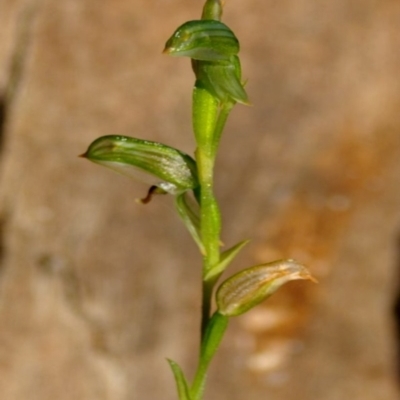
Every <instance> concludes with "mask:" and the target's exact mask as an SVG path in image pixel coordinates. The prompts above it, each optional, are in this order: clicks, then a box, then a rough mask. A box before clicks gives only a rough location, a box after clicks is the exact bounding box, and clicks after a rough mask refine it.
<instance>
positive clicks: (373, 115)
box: [0, 0, 400, 400]
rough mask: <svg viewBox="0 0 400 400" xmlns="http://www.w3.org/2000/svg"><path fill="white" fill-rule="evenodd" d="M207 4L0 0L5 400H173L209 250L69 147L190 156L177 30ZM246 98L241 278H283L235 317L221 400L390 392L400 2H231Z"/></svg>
mask: <svg viewBox="0 0 400 400" xmlns="http://www.w3.org/2000/svg"><path fill="white" fill-rule="evenodd" d="M201 7H202V2H193V1H186V2H182V1H177V0H165V1H157V2H156V1H149V0H147V1H145V0H135V1H133V0H131V1H128V0H113V1H111V0H105V1H102V2H98V1H94V0H17V1H16V0H2V1H1V2H0V38H1V40H0V129H1V131H0V142H1V147H0V241H1V242H0V326H1V329H0V388H1V399H2V400H26V399H29V400H50V399H51V400H53V399H57V400H70V399H74V400H128V399H130V400H132V399H135V400H136V399H137V400H154V399H163V400H172V399H176V395H175V385H174V382H173V379H172V374H171V372H170V371H169V368H168V365H167V363H166V361H165V358H167V357H168V358H172V359H174V360H176V361H177V362H179V363H180V364H181V365H182V366H183V367H184V369H185V371H193V370H194V368H195V356H196V353H197V347H196V346H197V341H198V330H199V321H198V315H197V310H198V309H199V305H200V284H199V280H200V266H201V265H200V258H199V256H198V254H197V250H196V247H195V245H193V244H192V243H191V239H190V238H189V236H188V234H187V233H186V231H185V230H184V228H183V226H182V224H181V223H180V221H179V220H178V218H177V217H176V215H175V212H174V210H173V202H172V199H171V198H168V197H167V196H160V197H158V198H155V199H154V201H152V202H151V203H150V204H149V205H146V206H142V205H139V204H137V203H135V199H136V198H140V197H143V196H144V195H145V193H146V190H147V188H146V187H144V186H142V185H140V184H139V183H135V182H131V181H130V180H129V179H127V178H125V177H123V176H118V175H115V174H113V173H112V172H109V171H107V170H105V169H101V168H98V167H97V166H95V165H93V164H90V163H88V162H85V161H84V160H82V159H79V158H78V157H77V155H78V154H81V153H83V152H84V151H85V150H86V148H87V146H88V145H89V143H90V142H91V141H92V140H94V139H95V138H97V137H98V136H101V135H106V134H123V135H132V136H136V137H139V138H145V139H149V140H156V141H160V142H163V143H165V144H168V145H171V146H175V147H178V148H180V149H182V150H183V151H186V152H188V153H193V150H194V148H193V147H194V143H193V139H192V136H191V120H190V113H191V110H190V108H191V104H190V101H191V88H192V85H193V74H192V72H191V69H190V63H189V62H188V60H185V59H174V58H169V57H167V56H163V55H162V54H161V51H162V49H163V45H164V43H165V41H166V39H167V38H168V37H169V35H170V34H171V33H172V32H173V31H174V30H175V28H176V27H177V26H178V25H180V24H181V23H182V22H184V21H186V20H190V19H197V18H199V15H200V13H201ZM224 22H225V23H227V24H228V25H229V26H230V27H231V28H232V29H233V30H234V31H235V33H236V34H237V36H238V37H239V39H240V41H241V59H242V64H243V75H244V77H245V78H248V79H249V80H248V84H247V86H246V89H247V91H248V93H249V96H250V99H251V102H252V104H253V106H252V107H244V106H237V107H236V108H235V109H234V111H233V113H232V117H231V119H230V120H229V122H228V125H227V130H226V132H225V134H224V136H223V138H222V143H221V152H220V155H219V158H218V163H217V178H216V179H217V186H216V187H217V195H218V198H219V200H220V202H221V207H222V212H223V220H224V232H223V241H224V243H225V244H226V246H227V247H228V246H230V245H231V244H234V243H236V242H237V241H239V240H242V239H244V238H251V239H252V242H251V243H250V244H249V245H248V246H247V248H246V249H245V250H244V251H243V253H242V254H241V255H240V256H239V257H238V260H237V261H236V262H235V264H234V266H233V268H232V271H231V272H233V271H234V270H237V269H239V268H243V267H246V266H249V265H253V264H257V263H261V262H266V261H271V260H274V259H278V258H284V257H285V258H289V257H290V258H296V259H297V260H299V261H301V262H302V263H304V264H306V265H307V266H309V268H310V270H311V271H312V272H313V274H314V275H315V276H316V278H317V279H318V280H319V285H312V284H307V283H300V282H299V283H297V282H294V283H291V284H289V285H288V286H287V287H285V288H284V289H282V290H281V291H280V292H279V293H277V294H276V295H274V297H272V298H271V299H270V300H269V301H268V302H266V303H265V304H262V305H260V306H259V307H257V308H255V309H254V310H253V311H252V312H250V313H249V314H246V315H245V316H243V317H238V318H237V319H234V320H233V321H232V323H231V326H230V328H229V331H228V334H227V338H226V340H225V341H224V343H223V345H222V348H221V351H220V353H219V355H218V356H217V358H216V360H215V362H214V364H213V367H212V373H211V374H210V378H209V386H208V387H207V396H206V398H208V399H218V400H228V399H229V400H262V399H265V398H268V399H269V400H290V399H296V400H297V399H301V400H314V399H319V400H337V399H351V400H375V399H377V398H380V399H385V400H395V399H398V397H399V393H398V383H397V380H398V376H397V372H398V371H397V366H398V364H399V362H398V357H399V351H398V345H399V343H398V337H396V330H395V322H396V321H395V318H394V314H393V308H394V304H395V301H396V299H397V298H398V296H399V294H398V292H399V287H400V284H399V280H400V274H399V271H398V269H399V253H400V248H399V240H398V238H399V232H400V134H399V132H400V114H399V108H400V80H399V71H400V52H399V50H398V49H399V48H400V34H399V26H400V3H399V2H397V1H394V0H381V1H373V0H363V1H361V0H347V1H345V0H338V1H335V2H329V3H326V2H320V1H316V0H299V1H294V0H291V1H280V2H276V1H272V0H263V1H255V0H247V1H246V2H244V1H239V0H227V1H226V10H225V14H224Z"/></svg>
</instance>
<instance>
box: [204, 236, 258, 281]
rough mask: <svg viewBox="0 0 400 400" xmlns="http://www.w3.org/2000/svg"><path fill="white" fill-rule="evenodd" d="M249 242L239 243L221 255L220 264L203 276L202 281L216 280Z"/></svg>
mask: <svg viewBox="0 0 400 400" xmlns="http://www.w3.org/2000/svg"><path fill="white" fill-rule="evenodd" d="M249 241H250V240H242V241H241V242H239V243H237V244H235V245H234V246H233V247H231V248H230V249H228V250H226V251H224V252H223V253H222V254H221V258H220V262H219V263H218V264H217V265H216V266H215V267H214V268H212V269H211V270H210V271H208V273H207V274H206V275H205V277H204V280H205V281H210V280H212V279H214V278H215V279H216V277H218V276H219V275H220V274H222V273H223V272H224V271H225V269H226V268H227V267H228V265H229V264H230V263H231V262H232V261H233V260H234V258H235V257H236V256H237V255H238V254H239V252H240V250H242V249H243V247H244V246H246V244H247V243H249Z"/></svg>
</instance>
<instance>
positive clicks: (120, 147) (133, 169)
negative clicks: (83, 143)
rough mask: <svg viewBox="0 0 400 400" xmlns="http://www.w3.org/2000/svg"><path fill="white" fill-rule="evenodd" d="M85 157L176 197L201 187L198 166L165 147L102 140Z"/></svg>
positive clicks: (144, 142) (111, 138)
mask: <svg viewBox="0 0 400 400" xmlns="http://www.w3.org/2000/svg"><path fill="white" fill-rule="evenodd" d="M82 157H85V158H87V159H88V160H90V161H93V162H94V163H97V164H100V165H103V166H105V167H108V168H110V169H112V170H114V171H117V172H120V173H122V174H124V175H128V176H130V177H133V178H135V179H137V180H140V181H144V182H146V183H149V184H150V185H152V186H157V187H158V188H160V189H161V190H162V191H164V192H166V193H170V194H173V195H178V194H180V193H183V192H185V191H187V190H189V189H195V188H196V187H197V186H198V180H197V166H196V162H195V161H194V160H193V159H192V158H191V157H190V156H189V155H187V154H185V153H183V152H181V151H179V150H177V149H175V148H173V147H169V146H166V145H164V144H162V143H157V142H152V141H149V140H142V139H136V138H133V137H128V136H115V135H109V136H102V137H100V138H98V139H97V140H95V141H94V142H93V143H92V144H91V145H90V146H89V148H88V150H87V151H86V153H84V154H83V155H82Z"/></svg>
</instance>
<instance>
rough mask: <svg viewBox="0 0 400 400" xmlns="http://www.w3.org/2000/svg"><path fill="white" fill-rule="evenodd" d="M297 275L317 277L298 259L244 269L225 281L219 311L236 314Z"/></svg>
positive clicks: (219, 294) (264, 297)
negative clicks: (298, 261)
mask: <svg viewBox="0 0 400 400" xmlns="http://www.w3.org/2000/svg"><path fill="white" fill-rule="evenodd" d="M297 279H308V280H311V281H313V282H316V280H315V279H314V278H313V277H312V276H311V274H310V273H309V272H308V270H307V268H306V267H304V266H302V265H300V264H298V263H297V262H296V261H294V260H280V261H274V262H271V263H268V264H263V265H257V266H255V267H251V268H248V269H245V270H244V271H241V272H239V273H237V274H235V275H233V276H231V277H230V278H228V279H227V280H226V281H225V282H223V283H222V284H221V286H220V287H219V288H218V291H217V294H216V299H217V305H218V312H219V313H221V314H222V315H225V316H228V317H233V316H236V315H240V314H243V313H245V312H246V311H248V310H250V309H251V308H253V307H254V306H256V305H257V304H259V303H261V302H262V301H264V300H265V299H267V298H268V297H269V296H271V295H272V294H273V293H274V292H275V291H276V290H278V289H279V288H280V287H281V286H282V285H283V284H285V283H287V282H289V281H292V280H297Z"/></svg>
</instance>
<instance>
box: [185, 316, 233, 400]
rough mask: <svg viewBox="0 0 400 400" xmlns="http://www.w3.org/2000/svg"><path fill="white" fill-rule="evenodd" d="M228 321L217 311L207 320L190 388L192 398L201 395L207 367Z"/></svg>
mask: <svg viewBox="0 0 400 400" xmlns="http://www.w3.org/2000/svg"><path fill="white" fill-rule="evenodd" d="M228 322H229V318H228V317H226V316H224V315H222V314H220V313H218V312H216V313H214V315H213V316H212V318H211V319H210V321H209V324H208V326H207V329H206V331H205V334H204V338H203V340H202V343H201V352H200V360H199V364H198V367H197V370H196V374H195V377H194V379H193V384H192V387H191V389H190V395H191V398H192V400H201V398H202V396H203V392H204V385H205V381H206V377H207V371H208V367H209V366H210V362H211V360H212V359H213V357H214V355H215V353H216V351H217V349H218V347H219V345H220V343H221V340H222V338H223V336H224V333H225V330H226V328H227V327H228Z"/></svg>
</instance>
